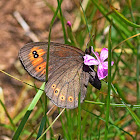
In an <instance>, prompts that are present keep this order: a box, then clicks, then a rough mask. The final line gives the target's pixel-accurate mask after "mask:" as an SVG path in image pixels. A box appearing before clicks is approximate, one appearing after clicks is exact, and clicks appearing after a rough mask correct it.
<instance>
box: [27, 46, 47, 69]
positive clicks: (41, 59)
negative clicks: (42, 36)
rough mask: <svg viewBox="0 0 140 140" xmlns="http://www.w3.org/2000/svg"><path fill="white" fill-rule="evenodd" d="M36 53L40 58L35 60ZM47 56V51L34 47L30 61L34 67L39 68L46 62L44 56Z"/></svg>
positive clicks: (30, 54)
mask: <svg viewBox="0 0 140 140" xmlns="http://www.w3.org/2000/svg"><path fill="white" fill-rule="evenodd" d="M34 51H36V53H37V55H38V57H37V58H35V57H34V54H33V52H34ZM44 54H45V51H44V50H43V49H39V47H33V48H32V49H31V51H30V53H29V59H30V61H31V63H32V65H33V66H37V65H39V64H41V63H42V62H43V61H44V60H43V58H42V56H43V55H44Z"/></svg>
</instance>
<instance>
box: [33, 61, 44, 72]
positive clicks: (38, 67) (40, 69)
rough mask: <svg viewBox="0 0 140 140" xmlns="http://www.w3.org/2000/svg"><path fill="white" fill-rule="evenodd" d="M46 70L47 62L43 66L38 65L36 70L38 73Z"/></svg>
mask: <svg viewBox="0 0 140 140" xmlns="http://www.w3.org/2000/svg"><path fill="white" fill-rule="evenodd" d="M45 68H46V62H43V63H42V64H40V65H38V66H37V67H36V68H35V70H36V71H37V72H40V71H43V70H44V69H45Z"/></svg>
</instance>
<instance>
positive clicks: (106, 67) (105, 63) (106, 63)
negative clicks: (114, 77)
mask: <svg viewBox="0 0 140 140" xmlns="http://www.w3.org/2000/svg"><path fill="white" fill-rule="evenodd" d="M102 66H103V68H104V69H108V61H105V62H102Z"/></svg>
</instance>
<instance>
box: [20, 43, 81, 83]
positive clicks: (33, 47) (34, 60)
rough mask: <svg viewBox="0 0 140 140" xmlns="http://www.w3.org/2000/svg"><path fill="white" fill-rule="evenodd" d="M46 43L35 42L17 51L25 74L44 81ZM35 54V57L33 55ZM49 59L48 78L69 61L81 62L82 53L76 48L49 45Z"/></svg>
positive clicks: (55, 44)
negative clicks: (25, 71)
mask: <svg viewBox="0 0 140 140" xmlns="http://www.w3.org/2000/svg"><path fill="white" fill-rule="evenodd" d="M47 49H48V43H47V42H35V43H29V44H27V45H25V46H24V47H23V48H21V49H20V51H19V59H20V61H21V63H22V64H23V66H24V68H25V69H26V70H27V72H28V73H29V74H30V75H31V76H33V77H34V78H36V79H38V80H40V81H45V80H46V58H47ZM35 52H36V54H37V57H36V55H35V54H34V53H35ZM49 54H50V58H49V67H48V69H49V76H51V74H52V73H54V72H55V71H57V69H59V68H61V67H62V66H63V65H65V64H66V63H69V61H72V60H76V61H78V62H79V63H82V61H83V58H82V57H83V55H84V52H83V51H81V50H80V49H78V48H75V47H72V46H69V45H64V44H59V43H53V42H51V43H50V52H49Z"/></svg>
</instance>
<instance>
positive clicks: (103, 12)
mask: <svg viewBox="0 0 140 140" xmlns="http://www.w3.org/2000/svg"><path fill="white" fill-rule="evenodd" d="M91 1H92V3H93V4H95V6H96V7H97V8H98V9H99V11H100V12H101V13H102V14H103V15H104V16H105V18H106V19H107V20H108V21H109V22H110V23H111V19H110V18H109V17H108V16H107V15H106V13H105V11H104V9H103V7H101V6H99V4H98V3H97V2H96V1H95V0H91ZM112 18H113V17H112ZM112 26H113V27H114V28H115V29H116V31H117V32H118V33H119V34H120V36H121V37H122V39H123V40H125V39H126V38H127V37H126V35H125V34H124V33H125V32H122V31H121V30H120V29H119V27H117V26H116V24H115V23H113V22H112ZM126 43H127V45H128V46H129V47H130V48H131V49H132V50H133V52H134V53H135V54H136V53H137V52H136V50H135V47H134V46H133V45H132V43H130V41H129V40H127V41H126Z"/></svg>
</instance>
